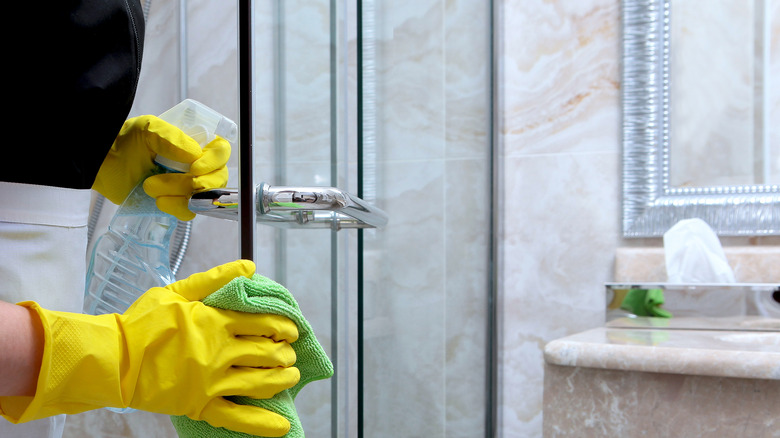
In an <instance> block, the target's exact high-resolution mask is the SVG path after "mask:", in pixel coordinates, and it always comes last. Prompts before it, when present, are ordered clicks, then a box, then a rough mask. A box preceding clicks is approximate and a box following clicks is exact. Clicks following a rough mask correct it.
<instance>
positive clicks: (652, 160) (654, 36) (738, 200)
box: [622, 0, 780, 238]
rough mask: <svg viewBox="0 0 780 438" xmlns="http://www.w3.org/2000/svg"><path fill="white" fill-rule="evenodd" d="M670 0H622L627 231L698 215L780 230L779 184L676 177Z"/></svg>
mask: <svg viewBox="0 0 780 438" xmlns="http://www.w3.org/2000/svg"><path fill="white" fill-rule="evenodd" d="M671 18H672V17H671V5H670V0H623V2H622V19H623V35H622V42H623V48H622V50H623V53H622V56H623V63H622V81H623V82H622V107H623V114H622V115H623V120H622V130H623V139H622V143H623V164H622V166H623V170H622V173H623V174H622V179H623V191H622V195H623V199H622V202H623V236H624V237H627V238H633V237H655V236H661V235H663V233H664V232H666V231H667V230H668V229H669V228H670V227H671V226H672V225H674V224H675V223H676V222H677V221H679V220H681V219H686V218H693V217H698V218H700V219H702V220H704V221H705V222H707V223H708V224H709V225H710V226H711V227H712V229H713V230H714V231H715V232H716V233H717V234H718V235H721V236H767V235H778V234H780V185H776V184H775V185H772V184H765V185H730V186H711V187H674V186H672V184H671V183H670V156H671V154H670V151H671V147H672V146H673V145H672V144H671V142H670V84H671V80H673V78H671V77H670V20H671Z"/></svg>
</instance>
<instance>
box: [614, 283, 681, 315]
mask: <svg viewBox="0 0 780 438" xmlns="http://www.w3.org/2000/svg"><path fill="white" fill-rule="evenodd" d="M663 303H664V291H663V290H661V289H631V290H629V291H628V293H627V294H626V297H625V298H623V303H622V304H621V305H620V308H621V309H623V310H626V311H629V312H631V313H633V314H634V315H636V316H655V317H659V318H671V317H672V313H671V312H669V311H668V310H666V309H662V308H661V305H662V304H663Z"/></svg>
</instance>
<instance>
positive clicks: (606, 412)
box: [544, 365, 780, 438]
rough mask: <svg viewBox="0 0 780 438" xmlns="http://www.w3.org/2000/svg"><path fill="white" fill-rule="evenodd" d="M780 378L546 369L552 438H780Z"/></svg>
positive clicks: (547, 428) (546, 428) (546, 432)
mask: <svg viewBox="0 0 780 438" xmlns="http://www.w3.org/2000/svg"><path fill="white" fill-rule="evenodd" d="M778 403H780V381H778V380H770V381H767V380H761V379H735V378H725V377H709V376H685V375H680V374H666V373H643V372H623V371H615V370H601V369H591V368H584V367H568V366H557V365H548V366H546V367H545V400H544V404H545V417H544V436H545V437H550V438H552V437H576V438H590V437H593V438H596V437H604V436H680V437H682V436H684V437H692V438H695V437H713V436H717V437H721V436H723V437H731V436H750V437H756V438H772V437H779V436H780V430H778V428H777V405H778Z"/></svg>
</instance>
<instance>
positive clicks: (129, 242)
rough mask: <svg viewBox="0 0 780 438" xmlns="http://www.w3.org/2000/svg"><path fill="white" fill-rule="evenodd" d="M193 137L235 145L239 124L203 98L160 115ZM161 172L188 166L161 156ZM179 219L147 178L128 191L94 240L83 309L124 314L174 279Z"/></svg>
mask: <svg viewBox="0 0 780 438" xmlns="http://www.w3.org/2000/svg"><path fill="white" fill-rule="evenodd" d="M159 117H160V118H161V119H163V120H165V121H166V122H168V123H171V124H172V125H174V126H176V127H178V128H179V129H181V130H182V131H183V132H184V133H185V134H187V135H189V136H190V137H192V138H193V139H195V140H196V141H197V142H198V143H199V144H200V145H201V147H203V146H205V145H206V144H208V143H209V142H210V141H211V140H213V139H214V136H215V135H219V136H220V137H222V138H224V139H226V140H227V141H228V142H230V143H232V144H234V143H235V141H236V139H237V137H238V128H237V126H236V124H235V123H234V122H233V121H232V120H230V119H228V118H226V117H224V116H222V115H221V114H219V113H217V112H216V111H214V110H213V109H211V108H209V107H207V106H205V105H203V104H202V103H200V102H197V101H194V100H191V99H187V100H184V101H182V102H181V103H179V104H178V105H176V106H174V107H173V108H171V109H170V110H168V111H166V112H164V113H163V114H161V115H160V116H159ZM155 162H156V163H157V164H158V165H159V169H158V170H157V171H158V172H186V171H187V170H189V165H188V164H185V163H178V162H175V161H171V160H167V159H165V158H164V157H157V158H156V159H155ZM176 224H177V219H176V218H175V217H173V216H171V215H169V214H167V213H163V212H162V211H160V210H159V209H158V208H157V206H156V205H155V200H154V199H153V198H152V197H150V196H149V195H147V194H146V192H144V189H143V181H142V182H140V183H139V184H138V185H137V186H136V187H135V188H134V189H133V191H132V192H131V193H130V195H128V197H127V199H125V201H124V202H123V203H122V205H121V206H119V208H118V209H117V212H116V214H115V215H114V217H113V218H112V219H111V222H110V224H109V226H108V230H107V231H106V233H105V234H103V235H101V236H100V237H99V238H98V240H97V241H96V242H95V245H94V247H93V249H92V255H91V258H90V261H89V267H88V269H87V278H86V293H85V296H84V313H88V314H92V315H97V314H103V313H123V312H124V311H125V310H127V308H128V307H130V305H131V304H132V303H133V302H134V301H135V300H136V299H137V298H138V297H140V296H141V294H143V293H144V292H146V291H147V290H149V289H150V288H152V287H156V286H165V285H168V284H170V283H172V282H174V281H175V278H174V275H173V272H172V271H171V268H170V261H169V260H170V240H171V235H172V234H173V231H174V229H175V228H176Z"/></svg>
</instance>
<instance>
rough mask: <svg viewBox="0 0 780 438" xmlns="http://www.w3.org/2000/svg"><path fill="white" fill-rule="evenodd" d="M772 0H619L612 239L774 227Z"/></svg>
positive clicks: (777, 212)
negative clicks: (691, 221) (695, 225)
mask: <svg viewBox="0 0 780 438" xmlns="http://www.w3.org/2000/svg"><path fill="white" fill-rule="evenodd" d="M778 9H780V0H623V2H622V19H623V34H622V45H623V59H622V61H623V62H622V104H623V108H622V116H623V117H622V124H623V126H622V127H623V139H622V140H623V174H622V181H623V193H622V194H623V236H624V237H657V236H662V235H663V234H664V233H665V232H666V231H667V230H668V229H669V228H670V227H672V226H673V225H674V224H675V223H677V222H678V221H680V220H682V219H688V218H700V219H702V220H704V221H705V222H707V224H709V225H710V226H711V227H712V229H713V230H714V231H715V232H716V233H717V234H718V235H721V236H767V235H778V234H780V184H779V183H778V182H779V180H780V172H778V168H780V153H778V147H780V146H779V145H780V140H777V139H780V132H779V131H780V119H779V117H780V80H773V78H780V55H778V54H780V47H778V46H779V45H780V19H778V18H777V17H778V16H779V15H780V12H778Z"/></svg>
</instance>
